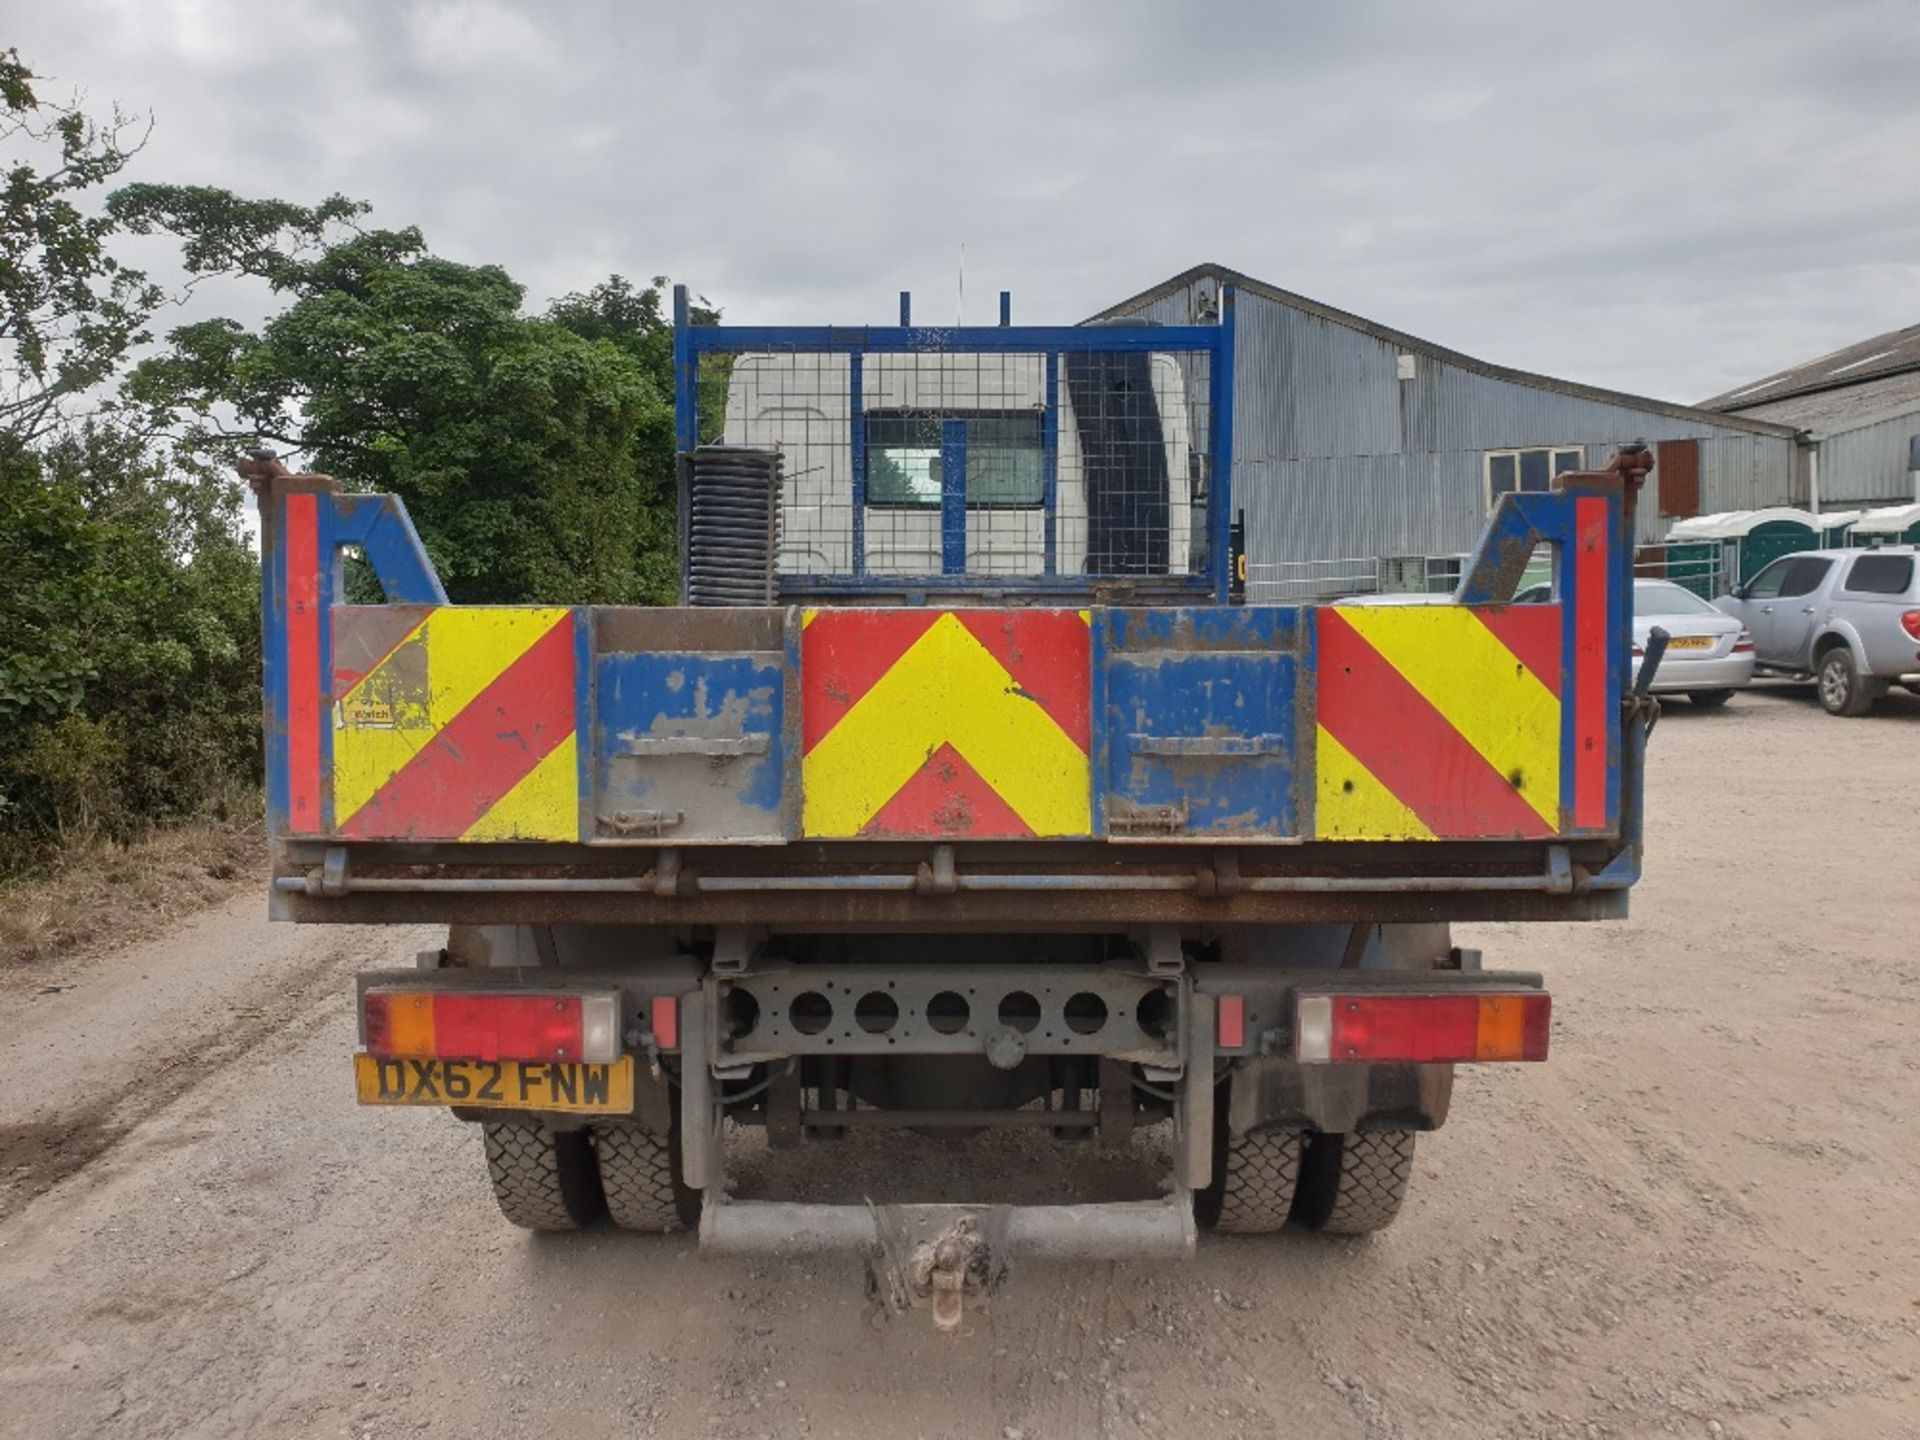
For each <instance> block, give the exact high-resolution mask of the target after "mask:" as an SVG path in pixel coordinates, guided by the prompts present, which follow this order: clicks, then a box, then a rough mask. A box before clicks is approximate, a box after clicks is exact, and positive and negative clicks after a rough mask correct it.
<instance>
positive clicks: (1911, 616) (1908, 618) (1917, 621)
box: [1900, 610, 1920, 640]
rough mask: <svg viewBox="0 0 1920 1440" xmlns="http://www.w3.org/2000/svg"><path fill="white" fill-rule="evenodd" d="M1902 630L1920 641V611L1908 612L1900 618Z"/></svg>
mask: <svg viewBox="0 0 1920 1440" xmlns="http://www.w3.org/2000/svg"><path fill="white" fill-rule="evenodd" d="M1900 628H1901V629H1902V630H1904V631H1906V632H1907V634H1909V635H1911V636H1912V637H1913V638H1914V639H1916V640H1920V610H1908V611H1907V612H1905V613H1904V614H1903V615H1901V617H1900Z"/></svg>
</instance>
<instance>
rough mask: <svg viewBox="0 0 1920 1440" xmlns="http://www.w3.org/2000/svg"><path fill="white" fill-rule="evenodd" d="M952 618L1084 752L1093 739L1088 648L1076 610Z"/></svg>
mask: <svg viewBox="0 0 1920 1440" xmlns="http://www.w3.org/2000/svg"><path fill="white" fill-rule="evenodd" d="M954 618H955V619H957V620H958V621H959V622H960V623H961V624H962V625H964V626H966V627H967V631H968V633H969V634H971V635H972V636H973V638H974V639H976V640H978V641H979V642H980V643H981V644H982V645H984V646H985V647H986V649H987V653H988V654H990V655H992V656H993V658H994V659H996V660H998V661H999V662H1000V663H1001V664H1002V665H1003V666H1005V667H1006V671H1007V673H1008V674H1009V675H1011V676H1012V677H1013V683H1014V684H1015V685H1017V686H1019V687H1020V694H1022V695H1024V696H1026V697H1027V698H1028V699H1029V700H1032V701H1034V702H1035V703H1037V704H1038V705H1039V706H1040V708H1041V709H1042V710H1044V711H1046V712H1047V714H1049V715H1050V716H1052V717H1053V723H1054V724H1056V725H1058V726H1059V727H1060V728H1061V729H1062V730H1064V731H1065V732H1066V734H1067V738H1068V739H1070V740H1072V741H1073V743H1074V744H1076V745H1078V746H1079V747H1080V748H1081V749H1082V750H1086V749H1088V748H1090V746H1091V744H1092V738H1093V725H1092V719H1091V714H1090V711H1091V707H1092V703H1093V684H1092V680H1091V676H1090V666H1091V662H1090V660H1089V659H1088V656H1089V653H1090V651H1091V650H1092V642H1091V641H1090V640H1089V638H1088V634H1089V632H1088V630H1087V622H1086V621H1084V620H1082V619H1081V618H1080V614H1079V612H1078V611H1076V610H956V611H954Z"/></svg>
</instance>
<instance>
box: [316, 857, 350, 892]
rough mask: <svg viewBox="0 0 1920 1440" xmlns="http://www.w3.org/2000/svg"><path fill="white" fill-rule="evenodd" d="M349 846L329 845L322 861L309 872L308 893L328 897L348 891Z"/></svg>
mask: <svg viewBox="0 0 1920 1440" xmlns="http://www.w3.org/2000/svg"><path fill="white" fill-rule="evenodd" d="M347 867H348V861H347V847H346V846H344V845H329V846H328V847H327V853H326V854H325V855H323V856H321V858H320V863H319V864H318V865H317V866H315V867H314V868H313V869H312V870H309V871H308V872H307V893H308V894H309V895H325V896H328V897H332V896H336V895H345V894H346V893H347Z"/></svg>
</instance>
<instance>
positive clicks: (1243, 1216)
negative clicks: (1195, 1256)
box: [1193, 1085, 1303, 1235]
mask: <svg viewBox="0 0 1920 1440" xmlns="http://www.w3.org/2000/svg"><path fill="white" fill-rule="evenodd" d="M1228 1089H1229V1087H1228V1086H1225V1085H1222V1086H1221V1087H1220V1101H1219V1103H1218V1104H1217V1105H1216V1106H1215V1108H1214V1119H1213V1183H1212V1184H1210V1185H1208V1186H1207V1187H1206V1188H1205V1189H1204V1190H1201V1191H1198V1192H1197V1193H1196V1194H1195V1195H1194V1197H1193V1213H1194V1218H1195V1219H1197V1220H1198V1221H1199V1222H1200V1223H1201V1224H1202V1225H1204V1226H1206V1227H1207V1228H1208V1229H1209V1230H1218V1231H1220V1232H1221V1233H1222V1234H1223V1235H1271V1234H1272V1233H1273V1232H1274V1231H1276V1230H1278V1229H1279V1228H1280V1227H1281V1226H1282V1225H1285V1224H1286V1223H1287V1216H1288V1215H1290V1214H1292V1213H1293V1195H1294V1187H1295V1186H1296V1185H1297V1184H1298V1182H1299V1179H1300V1156H1301V1151H1302V1149H1303V1143H1302V1137H1301V1134H1300V1132H1299V1131H1298V1130H1265V1131H1261V1132H1259V1133H1257V1134H1253V1135H1240V1136H1235V1135H1232V1134H1231V1133H1229V1132H1228V1130H1227V1113H1226V1112H1227V1107H1226V1096H1227V1091H1228Z"/></svg>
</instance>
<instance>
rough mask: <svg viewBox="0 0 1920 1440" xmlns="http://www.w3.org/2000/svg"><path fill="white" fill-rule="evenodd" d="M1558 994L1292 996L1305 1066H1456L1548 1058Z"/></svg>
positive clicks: (1298, 1051)
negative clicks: (1550, 1025) (1548, 1034)
mask: <svg viewBox="0 0 1920 1440" xmlns="http://www.w3.org/2000/svg"><path fill="white" fill-rule="evenodd" d="M1552 1014H1553V999H1552V997H1551V996H1549V995H1548V994H1547V993H1546V992H1545V991H1544V990H1501V991H1480V992H1478V993H1475V994H1471V995H1407V994H1381V993H1377V992H1376V993H1369V994H1349V995H1330V994H1311V993H1302V994H1300V995H1299V996H1297V997H1296V999H1295V1001H1294V1021H1293V1058H1294V1059H1296V1060H1298V1061H1300V1062H1302V1063H1303V1064H1316V1063H1318V1064H1329V1063H1333V1064H1337V1063H1341V1062H1371V1063H1399V1064H1413V1063H1421V1064H1457V1063H1468V1062H1472V1061H1492V1060H1544V1059H1546V1058H1547V1030H1548V1026H1549V1023H1550V1021H1551V1019H1552Z"/></svg>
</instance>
